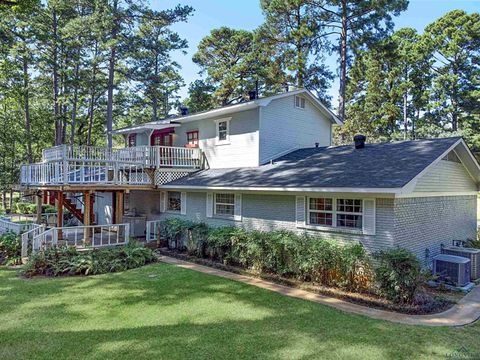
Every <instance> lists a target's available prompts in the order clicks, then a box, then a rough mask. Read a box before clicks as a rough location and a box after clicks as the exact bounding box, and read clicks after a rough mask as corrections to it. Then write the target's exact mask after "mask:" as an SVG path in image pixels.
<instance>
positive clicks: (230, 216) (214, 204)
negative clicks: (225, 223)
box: [213, 192, 236, 220]
mask: <svg viewBox="0 0 480 360" xmlns="http://www.w3.org/2000/svg"><path fill="white" fill-rule="evenodd" d="M223 194H228V195H233V204H230V203H218V204H219V205H227V206H231V205H233V214H232V215H228V214H217V195H223ZM235 200H236V197H235V194H234V193H232V192H214V193H213V215H214V216H215V217H218V218H220V219H230V220H233V219H235Z"/></svg>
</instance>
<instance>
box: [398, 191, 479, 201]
mask: <svg viewBox="0 0 480 360" xmlns="http://www.w3.org/2000/svg"><path fill="white" fill-rule="evenodd" d="M477 195H478V191H458V192H441V191H439V192H412V193H408V194H398V195H396V196H395V197H396V198H399V199H405V198H421V197H437V196H440V197H445V196H477Z"/></svg>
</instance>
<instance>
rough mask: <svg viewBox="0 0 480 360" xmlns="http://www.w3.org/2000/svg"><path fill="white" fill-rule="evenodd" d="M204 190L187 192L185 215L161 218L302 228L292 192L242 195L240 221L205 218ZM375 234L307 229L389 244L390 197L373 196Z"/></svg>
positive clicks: (374, 245)
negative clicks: (288, 193)
mask: <svg viewBox="0 0 480 360" xmlns="http://www.w3.org/2000/svg"><path fill="white" fill-rule="evenodd" d="M205 201H206V194H205V193H200V192H189V193H188V194H187V215H177V214H169V213H165V214H162V215H161V217H162V218H167V217H179V218H184V219H189V220H192V221H197V222H199V221H203V222H206V223H207V224H209V225H211V226H240V227H243V228H246V229H257V230H261V231H272V230H280V229H286V230H291V231H295V232H299V233H301V232H305V229H300V228H297V227H296V224H295V196H291V195H255V194H243V195H242V221H240V222H237V221H233V220H226V219H219V218H206V214H205V213H206V203H205ZM376 211H377V215H376V235H374V236H368V235H362V234H347V233H341V232H333V231H332V232H325V231H313V230H307V232H308V233H310V234H312V235H319V236H322V237H324V238H330V239H336V240H338V241H340V242H342V243H348V242H361V243H362V244H363V245H364V246H365V247H366V249H367V250H369V251H372V252H373V251H377V250H380V249H385V248H388V247H391V246H393V223H394V218H393V217H394V201H393V199H377V201H376Z"/></svg>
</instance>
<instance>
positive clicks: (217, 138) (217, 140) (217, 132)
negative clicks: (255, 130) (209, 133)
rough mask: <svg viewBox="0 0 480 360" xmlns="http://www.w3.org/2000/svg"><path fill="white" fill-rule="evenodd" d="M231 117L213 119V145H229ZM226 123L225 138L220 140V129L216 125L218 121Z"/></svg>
mask: <svg viewBox="0 0 480 360" xmlns="http://www.w3.org/2000/svg"><path fill="white" fill-rule="evenodd" d="M231 119H232V118H231V117H228V118H222V119H215V120H214V121H215V145H229V144H230V120H231ZM223 122H225V123H227V130H226V131H227V136H226V139H225V140H220V130H219V129H218V125H219V124H220V123H223Z"/></svg>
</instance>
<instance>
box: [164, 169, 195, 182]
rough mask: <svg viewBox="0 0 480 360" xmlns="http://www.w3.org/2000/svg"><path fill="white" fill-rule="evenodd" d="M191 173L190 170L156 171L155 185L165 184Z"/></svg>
mask: <svg viewBox="0 0 480 360" xmlns="http://www.w3.org/2000/svg"><path fill="white" fill-rule="evenodd" d="M189 174H191V172H188V171H164V170H163V171H162V170H156V171H155V185H163V184H166V183H169V182H171V181H175V180H177V179H180V178H183V177H185V176H187V175H189Z"/></svg>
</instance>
